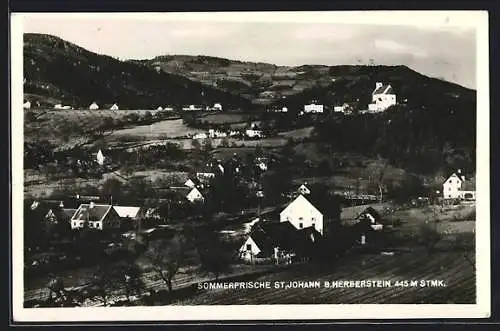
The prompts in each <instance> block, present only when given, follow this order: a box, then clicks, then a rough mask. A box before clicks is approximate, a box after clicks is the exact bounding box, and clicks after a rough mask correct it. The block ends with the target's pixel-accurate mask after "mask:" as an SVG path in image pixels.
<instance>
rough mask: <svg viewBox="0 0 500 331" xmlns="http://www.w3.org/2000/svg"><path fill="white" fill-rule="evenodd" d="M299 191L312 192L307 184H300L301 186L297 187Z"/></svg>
mask: <svg viewBox="0 0 500 331" xmlns="http://www.w3.org/2000/svg"><path fill="white" fill-rule="evenodd" d="M306 184H307V183H306ZM297 192H299V194H302V195H307V194H311V191H310V190H309V189H308V188H307V186H306V185H305V184H302V185H300V187H299V188H298V189H297Z"/></svg>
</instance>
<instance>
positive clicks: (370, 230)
mask: <svg viewBox="0 0 500 331" xmlns="http://www.w3.org/2000/svg"><path fill="white" fill-rule="evenodd" d="M355 221H356V223H355V224H354V225H352V227H351V230H352V231H353V234H354V239H355V241H356V242H357V243H358V244H360V245H362V246H365V245H370V246H374V245H377V244H378V243H380V239H381V238H383V237H382V236H383V231H382V230H383V229H384V224H383V223H382V217H381V216H380V214H379V213H378V212H377V211H376V210H375V209H374V208H372V207H368V208H366V209H365V210H364V211H363V212H362V213H360V214H359V215H358V216H357V217H356V219H355Z"/></svg>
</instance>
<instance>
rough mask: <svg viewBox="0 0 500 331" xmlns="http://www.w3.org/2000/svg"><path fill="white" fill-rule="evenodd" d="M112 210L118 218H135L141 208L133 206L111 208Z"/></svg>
mask: <svg viewBox="0 0 500 331" xmlns="http://www.w3.org/2000/svg"><path fill="white" fill-rule="evenodd" d="M113 209H114V210H115V211H116V213H117V214H118V216H120V217H123V218H125V217H130V218H135V217H137V216H138V215H139V211H140V210H141V207H135V206H113Z"/></svg>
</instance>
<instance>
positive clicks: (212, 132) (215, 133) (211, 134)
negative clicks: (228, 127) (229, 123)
mask: <svg viewBox="0 0 500 331" xmlns="http://www.w3.org/2000/svg"><path fill="white" fill-rule="evenodd" d="M208 136H209V137H210V138H224V137H227V133H225V132H222V131H219V130H214V129H209V130H208Z"/></svg>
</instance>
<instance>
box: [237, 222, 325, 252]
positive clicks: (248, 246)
mask: <svg viewBox="0 0 500 331" xmlns="http://www.w3.org/2000/svg"><path fill="white" fill-rule="evenodd" d="M320 240H322V236H321V234H320V233H319V232H318V231H317V230H315V229H314V228H313V227H308V228H305V229H302V230H297V229H296V228H295V227H294V226H293V225H292V224H291V223H290V222H268V221H259V222H257V223H256V224H255V225H254V227H253V229H252V231H251V232H250V235H249V236H248V237H247V239H246V240H245V242H244V243H243V245H242V246H241V247H240V249H239V254H240V257H241V258H242V259H243V260H245V261H249V262H252V261H255V259H266V258H272V259H274V260H275V261H276V262H278V261H279V260H283V259H288V260H289V259H291V258H292V257H304V256H308V255H309V253H310V250H311V248H312V245H314V244H315V243H318V241H320Z"/></svg>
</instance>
